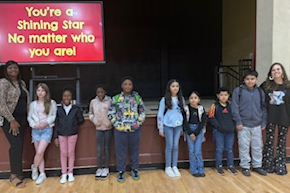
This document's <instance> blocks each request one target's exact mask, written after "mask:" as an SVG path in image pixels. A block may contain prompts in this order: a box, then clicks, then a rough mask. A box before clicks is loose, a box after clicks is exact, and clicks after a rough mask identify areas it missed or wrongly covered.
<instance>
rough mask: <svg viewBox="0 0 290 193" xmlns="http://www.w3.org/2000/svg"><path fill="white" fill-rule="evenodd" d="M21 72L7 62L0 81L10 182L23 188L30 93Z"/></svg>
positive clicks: (0, 103) (0, 100)
mask: <svg viewBox="0 0 290 193" xmlns="http://www.w3.org/2000/svg"><path fill="white" fill-rule="evenodd" d="M19 71H20V69H19V65H18V64H17V63H16V62H15V61H12V60H10V61H8V62H6V65H5V66H4V78H2V79H0V88H1V89H0V116H1V117H2V119H3V122H2V124H1V126H2V129H3V131H4V133H5V135H6V138H7V140H8V141H9V143H10V149H9V158H10V169H11V175H10V182H11V184H12V185H13V186H14V187H17V188H23V187H25V182H24V181H23V180H24V178H23V173H22V152H23V138H24V131H25V129H26V128H27V120H26V119H27V110H28V104H29V93H28V91H27V89H26V88H25V83H24V81H23V80H21V76H20V73H19ZM0 123H1V122H0Z"/></svg>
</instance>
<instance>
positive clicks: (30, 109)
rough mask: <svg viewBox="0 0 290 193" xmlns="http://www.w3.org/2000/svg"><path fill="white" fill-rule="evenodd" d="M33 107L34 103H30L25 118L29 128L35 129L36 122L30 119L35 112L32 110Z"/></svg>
mask: <svg viewBox="0 0 290 193" xmlns="http://www.w3.org/2000/svg"><path fill="white" fill-rule="evenodd" d="M33 106H34V102H32V103H30V105H29V111H28V116H27V121H28V123H29V126H30V127H31V128H35V126H36V124H37V122H35V121H34V119H32V114H33V111H34V110H35V109H34V108H33Z"/></svg>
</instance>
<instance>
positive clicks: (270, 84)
mask: <svg viewBox="0 0 290 193" xmlns="http://www.w3.org/2000/svg"><path fill="white" fill-rule="evenodd" d="M275 65H278V66H280V67H281V69H282V73H283V78H282V79H283V85H284V86H285V87H286V88H290V81H289V79H288V76H287V74H286V71H285V68H284V66H283V65H282V64H280V63H278V62H275V63H274V64H272V65H271V66H270V69H269V72H268V76H267V78H266V81H265V90H276V89H277V84H276V83H275V81H274V80H270V79H269V77H270V76H271V71H272V68H273V67H274V66H275Z"/></svg>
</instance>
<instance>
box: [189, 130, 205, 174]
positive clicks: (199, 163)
mask: <svg viewBox="0 0 290 193" xmlns="http://www.w3.org/2000/svg"><path fill="white" fill-rule="evenodd" d="M197 126H198V125H196V124H189V129H190V130H191V131H195V130H196V129H197ZM203 135H204V133H203V131H200V133H199V134H198V135H197V136H196V139H195V141H192V140H191V139H190V136H189V135H188V134H186V140H187V145H188V153H189V164H190V167H189V169H190V172H191V173H192V174H198V173H204V165H203V158H202V150H201V148H202V139H203Z"/></svg>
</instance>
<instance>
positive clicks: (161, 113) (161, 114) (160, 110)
mask: <svg viewBox="0 0 290 193" xmlns="http://www.w3.org/2000/svg"><path fill="white" fill-rule="evenodd" d="M164 111H165V100H164V97H163V98H162V99H161V100H160V102H159V108H158V113H157V127H158V129H159V133H160V132H163V117H164Z"/></svg>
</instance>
